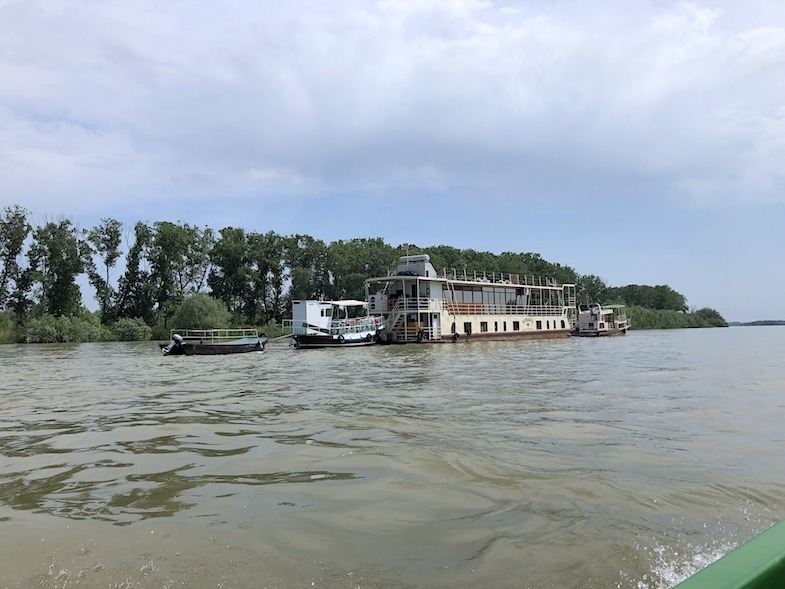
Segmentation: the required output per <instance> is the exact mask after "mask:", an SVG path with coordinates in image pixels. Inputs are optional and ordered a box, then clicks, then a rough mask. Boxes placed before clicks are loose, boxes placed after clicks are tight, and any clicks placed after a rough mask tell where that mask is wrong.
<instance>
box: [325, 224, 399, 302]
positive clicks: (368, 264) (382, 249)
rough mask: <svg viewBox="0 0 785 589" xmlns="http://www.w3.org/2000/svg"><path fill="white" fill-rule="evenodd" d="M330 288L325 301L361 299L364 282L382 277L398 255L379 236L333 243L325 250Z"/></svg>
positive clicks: (363, 295) (394, 263) (393, 264)
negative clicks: (371, 278)
mask: <svg viewBox="0 0 785 589" xmlns="http://www.w3.org/2000/svg"><path fill="white" fill-rule="evenodd" d="M327 250H328V255H329V258H328V259H329V262H328V264H329V268H330V276H331V286H330V288H329V290H328V293H327V296H328V298H334V299H363V298H365V279H366V278H368V277H370V276H385V275H386V274H387V273H388V271H389V269H390V268H391V267H394V266H395V265H396V262H397V260H398V253H397V252H396V251H395V250H394V249H393V248H392V247H390V246H389V245H387V244H386V243H385V242H384V240H383V239H382V238H380V237H376V238H360V239H352V240H350V241H342V240H339V241H334V242H333V243H331V244H330V245H329V246H328V247H327Z"/></svg>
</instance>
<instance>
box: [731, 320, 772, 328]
mask: <svg viewBox="0 0 785 589" xmlns="http://www.w3.org/2000/svg"><path fill="white" fill-rule="evenodd" d="M750 325H785V320H782V319H776V320H775V319H766V320H764V321H746V322H741V321H729V322H728V326H730V327H748V326H750Z"/></svg>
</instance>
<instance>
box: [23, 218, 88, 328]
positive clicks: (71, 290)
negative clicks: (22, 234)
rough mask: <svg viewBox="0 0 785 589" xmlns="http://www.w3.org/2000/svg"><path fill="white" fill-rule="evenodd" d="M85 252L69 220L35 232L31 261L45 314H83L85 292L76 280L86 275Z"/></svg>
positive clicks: (67, 315) (55, 315)
mask: <svg viewBox="0 0 785 589" xmlns="http://www.w3.org/2000/svg"><path fill="white" fill-rule="evenodd" d="M85 249H86V248H85V245H84V242H81V241H80V240H79V239H78V237H77V234H76V229H75V228H74V226H73V224H72V223H71V221H70V220H68V219H64V220H62V221H60V222H58V223H55V222H51V221H50V222H49V223H47V224H46V225H45V226H43V227H38V228H36V229H35V231H34V232H33V244H32V246H31V247H30V253H29V260H30V266H31V268H32V269H33V272H34V276H35V278H36V280H37V282H38V284H39V285H40V291H39V303H40V306H41V310H42V312H44V313H47V314H50V315H53V316H54V317H63V316H65V317H71V316H74V315H76V314H78V313H79V312H80V310H81V306H82V292H81V290H80V288H79V285H78V284H77V283H76V279H77V277H78V276H79V275H80V274H82V273H83V272H84V255H85Z"/></svg>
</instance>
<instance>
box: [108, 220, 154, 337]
mask: <svg viewBox="0 0 785 589" xmlns="http://www.w3.org/2000/svg"><path fill="white" fill-rule="evenodd" d="M152 240H153V232H152V229H151V228H150V227H149V226H148V225H147V224H145V223H142V222H141V221H139V222H138V223H136V225H134V241H133V244H132V245H131V247H130V248H129V250H128V253H127V255H126V260H125V272H124V273H123V275H122V276H121V277H120V280H119V281H118V284H117V303H116V313H117V317H118V318H125V319H136V318H142V319H143V320H144V321H145V323H146V324H147V325H153V324H154V323H155V284H154V283H153V280H152V274H151V272H150V269H149V262H148V258H149V255H148V252H149V249H150V244H151V243H152Z"/></svg>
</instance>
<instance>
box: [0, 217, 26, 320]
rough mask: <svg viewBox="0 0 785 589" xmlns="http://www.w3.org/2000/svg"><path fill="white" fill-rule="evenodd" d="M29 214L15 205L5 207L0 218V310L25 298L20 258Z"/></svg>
mask: <svg viewBox="0 0 785 589" xmlns="http://www.w3.org/2000/svg"><path fill="white" fill-rule="evenodd" d="M29 214H30V213H29V212H28V211H27V210H26V209H24V208H22V207H20V206H19V205H15V206H13V207H5V209H3V216H2V217H0V310H3V309H8V308H11V307H14V306H16V305H18V303H19V302H20V299H21V300H23V299H24V297H25V296H26V292H25V291H24V290H21V288H22V287H23V286H24V285H25V284H26V282H25V280H24V276H23V275H24V268H23V266H22V264H21V257H22V250H23V247H24V243H25V240H26V239H27V238H28V236H29V235H30V232H31V230H32V227H31V226H30V223H29V222H28V220H27V219H28V216H29ZM27 282H28V283H29V281H27Z"/></svg>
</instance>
